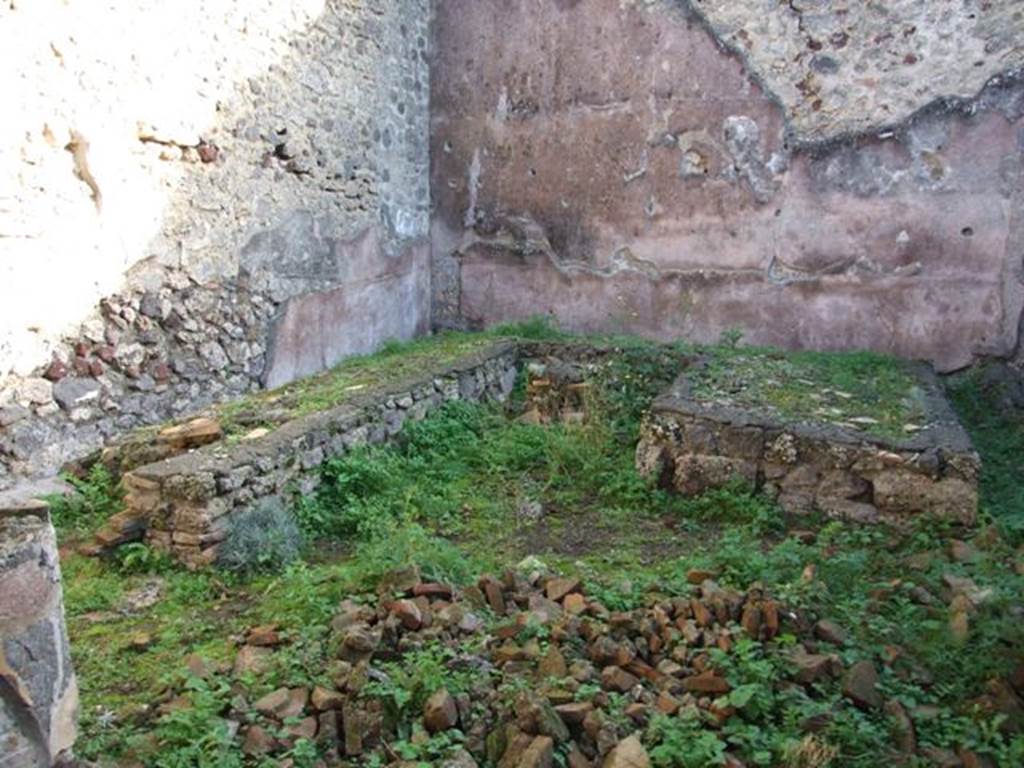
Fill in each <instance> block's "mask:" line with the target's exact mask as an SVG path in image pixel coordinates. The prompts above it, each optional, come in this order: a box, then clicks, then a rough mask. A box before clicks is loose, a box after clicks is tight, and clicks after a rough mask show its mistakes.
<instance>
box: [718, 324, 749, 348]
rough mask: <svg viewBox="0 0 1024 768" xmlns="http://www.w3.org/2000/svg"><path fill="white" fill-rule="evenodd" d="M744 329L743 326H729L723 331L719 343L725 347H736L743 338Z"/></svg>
mask: <svg viewBox="0 0 1024 768" xmlns="http://www.w3.org/2000/svg"><path fill="white" fill-rule="evenodd" d="M743 335H744V334H743V329H742V328H727V329H725V330H724V331H722V334H721V336H720V337H719V339H718V343H719V344H721V345H722V346H723V347H728V348H729V349H736V348H737V347H738V346H739V345H740V342H741V341H742V340H743Z"/></svg>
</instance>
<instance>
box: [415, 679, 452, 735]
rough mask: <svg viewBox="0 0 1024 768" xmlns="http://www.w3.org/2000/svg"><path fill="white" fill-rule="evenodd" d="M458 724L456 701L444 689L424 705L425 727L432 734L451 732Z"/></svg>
mask: <svg viewBox="0 0 1024 768" xmlns="http://www.w3.org/2000/svg"><path fill="white" fill-rule="evenodd" d="M458 722H459V711H458V709H456V707H455V699H454V698H453V697H452V695H451V694H450V693H448V691H447V690H445V689H444V688H442V689H441V690H439V691H436V692H435V693H434V694H433V695H432V696H431V697H430V698H429V699H427V703H426V704H424V705H423V725H424V726H425V727H426V729H427V731H428V732H430V733H440V732H441V731H448V730H451V729H452V728H454V727H455V726H456V725H457V724H458Z"/></svg>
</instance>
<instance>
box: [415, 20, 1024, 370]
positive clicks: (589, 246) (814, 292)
mask: <svg viewBox="0 0 1024 768" xmlns="http://www.w3.org/2000/svg"><path fill="white" fill-rule="evenodd" d="M1014 5H1015V3H1014V0H998V2H993V3H983V4H982V3H977V2H971V3H966V4H960V5H958V6H957V7H956V8H955V9H953V8H945V7H940V6H938V5H936V4H934V3H921V2H917V1H916V0H897V2H893V3H886V4H885V7H884V11H883V10H881V6H874V5H871V4H866V3H845V4H842V6H839V5H837V4H835V3H832V4H829V3H775V2H769V1H768V0H743V1H742V2H732V0H702V1H701V2H669V1H668V0H651V1H649V2H620V0H593V2H590V3H588V4H587V5H586V7H585V8H584V7H583V6H582V5H581V4H578V3H568V2H567V3H552V4H548V5H546V6H545V7H544V8H543V9H542V10H538V9H536V8H534V6H533V5H532V4H531V3H529V2H527V0H483V2H475V3H459V2H450V3H443V4H441V5H439V6H438V9H437V17H438V18H437V26H436V28H437V53H436V57H435V59H434V62H433V76H432V90H433V94H432V106H433V125H434V130H433V133H432V136H431V142H432V149H433V151H432V164H433V165H432V189H433V191H434V196H435V200H436V205H435V216H434V221H433V229H432V234H433V245H434V251H433V276H432V286H433V290H434V292H435V296H434V303H435V317H436V318H437V319H438V321H439V322H442V323H445V324H449V325H454V326H470V327H476V326H480V325H489V324H493V323H496V322H501V321H505V320H509V319H519V318H524V317H528V316H530V315H545V316H549V317H553V318H554V319H555V320H557V322H558V323H559V324H561V325H563V326H564V327H566V328H569V329H571V330H576V331H596V330H603V331H614V332H623V331H628V332H636V333H641V334H644V335H648V336H651V337H654V338H660V339H670V338H680V337H682V338H687V339H691V340H694V341H701V342H714V341H717V340H718V338H719V337H720V335H721V334H722V333H723V332H724V331H726V330H728V329H729V328H739V329H741V330H743V331H744V333H745V339H747V340H749V341H751V342H753V343H757V344H771V345H776V346H782V347H789V348H800V349H805V348H816V349H847V348H854V347H856V348H863V347H867V348H873V349H876V350H880V351H885V352H889V353H895V354H897V355H902V356H906V357H910V358H915V359H930V360H932V361H933V362H935V363H936V364H937V365H938V366H939V367H941V368H943V369H954V368H957V367H960V366H962V365H964V364H966V363H968V362H970V361H971V360H972V359H975V358H977V357H980V356H986V355H988V354H990V353H994V354H996V355H1003V356H1008V355H1011V354H1012V353H1013V350H1014V349H1015V347H1016V346H1017V337H1018V325H1019V322H1020V319H1021V309H1022V306H1024V288H1022V284H1021V282H1020V280H1019V278H1018V277H1014V275H1015V274H1016V273H1017V270H1018V267H1019V262H1018V258H1019V254H1020V252H1021V249H1022V246H1024V242H1022V237H1024V235H1022V233H1021V229H1020V227H1019V226H1017V224H1016V222H1017V221H1018V220H1019V217H1020V214H1019V211H1020V210H1021V205H1022V203H1024V195H1022V193H1021V191H1020V190H1021V189H1022V187H1021V185H1020V183H1019V178H1020V172H1021V171H1020V169H1021V161H1020V150H1019V138H1018V134H1019V131H1020V129H1021V127H1022V126H1024V120H1022V116H1024V110H1022V109H1021V107H1020V104H1021V94H1022V92H1024V86H1022V81H1021V78H1020V76H1019V75H1015V74H1014V69H1013V68H1014V67H1015V66H1016V67H1019V66H1020V65H1021V64H1022V63H1024V61H1022V59H1024V54H1022V53H1021V50H1020V46H1019V44H1017V43H1015V42H1014V41H1015V40H1019V38H1020V37H1021V34H1022V33H1021V25H1022V24H1024V22H1022V21H1021V17H1020V14H1019V12H1018V11H1017V10H1015V9H1014ZM513 28H514V29H516V30H517V31H518V33H517V34H515V35H510V34H508V33H507V31H508V30H509V29H513ZM538 41H540V42H538ZM961 46H962V48H961ZM986 47H988V48H989V50H985V49H986ZM968 52H969V53H968ZM999 74H1005V75H1006V76H1005V77H996V78H995V79H992V80H991V81H990V78H992V77H993V76H995V75H999ZM466 83H472V84H473V87H466ZM986 84H988V85H987V87H986ZM942 97H957V98H961V99H964V100H965V101H964V102H963V103H962V104H946V103H943V104H938V105H934V106H931V107H929V106H928V105H929V104H930V103H931V102H932V101H933V100H934V99H939V98H942ZM921 108H923V111H918V110H919V109H921ZM883 128H891V130H883ZM864 131H867V132H869V133H870V134H871V135H869V136H866V137H863V138H860V139H858V140H856V141H854V140H843V139H841V138H840V137H841V136H842V135H845V134H848V133H850V132H854V133H860V132H864ZM825 139H827V140H828V141H824V140H825ZM811 144H813V145H814V146H813V148H811V147H810V146H809V145H811ZM513 147H514V148H515V149H514V151H513V150H512V149H510V148H513Z"/></svg>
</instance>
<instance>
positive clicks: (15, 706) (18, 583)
mask: <svg viewBox="0 0 1024 768" xmlns="http://www.w3.org/2000/svg"><path fill="white" fill-rule="evenodd" d="M77 710H78V686H77V684H76V682H75V673H74V670H73V669H72V666H71V657H70V654H69V650H68V637H67V631H66V629H65V626H64V600H63V596H62V592H61V576H60V561H59V558H58V556H57V537H56V534H55V533H54V530H53V526H52V525H51V524H50V519H49V512H48V509H47V507H46V505H45V504H42V503H41V502H30V503H27V504H23V505H20V506H16V507H10V506H9V505H8V506H7V507H5V508H0V768H23V767H24V768H28V767H29V766H31V767H32V768H37V767H43V768H45V766H50V765H53V764H55V763H56V762H58V759H59V757H60V756H61V755H63V754H66V753H67V752H68V751H69V750H70V749H71V746H72V744H73V743H74V740H75V734H76V719H77Z"/></svg>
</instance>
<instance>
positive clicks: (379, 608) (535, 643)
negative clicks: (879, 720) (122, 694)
mask: <svg viewBox="0 0 1024 768" xmlns="http://www.w3.org/2000/svg"><path fill="white" fill-rule="evenodd" d="M687 580H688V582H689V583H690V585H691V588H690V593H689V594H687V595H674V596H669V595H665V594H660V593H658V592H655V591H650V592H648V593H647V595H646V596H645V598H644V600H643V605H644V607H642V608H638V609H634V610H629V611H615V610H611V609H609V608H608V607H606V606H605V605H604V604H603V603H602V601H601V600H600V599H598V598H596V597H594V596H591V595H588V594H587V589H586V586H585V584H584V583H583V582H582V581H581V580H580V579H577V578H563V577H557V576H546V575H543V573H542V572H541V571H539V570H535V571H533V572H532V573H529V574H528V575H527V574H526V573H525V572H523V571H508V572H506V573H505V574H504V575H503V576H501V577H495V576H484V577H482V578H481V579H480V580H479V582H478V583H477V584H476V585H474V586H471V587H469V588H466V589H463V590H455V589H453V588H451V587H449V586H447V585H444V584H437V583H425V582H423V581H422V580H421V579H420V577H419V574H418V571H417V570H416V569H415V568H408V569H405V570H402V571H398V572H394V573H392V574H390V575H389V576H388V577H386V578H385V579H384V581H383V582H382V583H381V585H380V587H379V588H378V592H377V594H376V595H374V596H361V597H359V598H358V599H353V598H349V599H346V600H344V601H343V602H342V603H341V605H340V607H339V610H338V612H337V614H336V615H335V617H334V619H333V621H332V624H331V633H330V643H331V646H330V647H331V649H332V651H331V657H332V659H333V660H332V661H331V662H330V665H329V676H330V678H331V680H332V681H333V682H332V685H331V686H329V687H322V686H318V687H314V688H312V689H309V688H303V687H297V688H287V687H282V688H279V689H277V690H274V691H271V692H270V693H268V694H266V695H264V696H262V697H260V698H258V699H256V700H254V701H250V700H248V698H247V697H246V694H245V689H244V688H243V687H241V686H238V687H237V690H238V695H237V696H236V697H235V699H234V704H233V709H232V711H231V713H230V714H229V715H228V717H229V718H230V721H231V723H232V729H233V731H234V732H235V733H237V735H238V737H239V739H240V740H241V742H242V744H243V749H244V751H245V752H246V753H247V754H248V755H250V756H253V757H265V756H275V755H276V756H281V755H283V753H285V752H286V751H287V750H289V749H291V748H293V747H294V745H295V744H296V742H297V741H298V740H299V739H303V738H305V739H311V740H315V741H316V742H317V743H318V744H319V745H320V746H321V749H322V754H324V755H325V757H324V764H325V765H337V764H340V763H342V762H343V761H356V762H358V761H362V760H366V759H369V758H370V757H371V756H374V757H375V758H376V757H380V758H383V759H384V761H385V762H386V764H389V765H395V766H404V765H409V766H411V765H415V763H407V762H403V760H402V759H401V757H400V756H399V755H398V754H397V753H396V752H395V751H393V749H392V745H393V744H395V742H396V741H398V740H399V734H400V733H402V734H409V733H411V734H412V735H411V737H410V738H411V741H412V743H413V744H424V743H426V742H427V741H428V740H429V739H430V737H431V736H434V735H437V734H444V733H446V732H449V731H455V730H456V729H457V730H458V731H459V732H461V734H463V735H464V740H463V741H462V744H461V746H460V747H458V748H456V749H454V751H450V752H449V753H448V757H446V758H445V760H444V761H442V762H441V763H439V764H441V765H445V766H451V767H452V768H455V767H458V768H471V766H476V765H484V764H488V765H497V766H499V768H547V767H549V766H552V765H554V760H555V755H556V753H557V754H561V755H564V756H565V759H566V764H567V765H569V766H571V767H572V768H586V767H587V766H602V767H603V768H635V767H636V766H647V765H650V764H651V763H650V758H649V756H648V753H647V751H646V749H645V747H644V745H643V743H642V738H643V735H644V730H645V728H646V726H647V725H648V724H649V723H650V722H651V720H652V718H654V717H656V716H659V715H660V716H666V717H670V718H672V717H683V716H687V715H688V714H691V713H696V714H698V715H699V717H700V719H701V721H702V722H703V723H704V724H705V727H707V728H710V729H719V728H722V727H723V726H724V725H725V723H726V721H727V720H728V719H729V718H730V717H732V716H733V715H735V714H736V712H737V710H736V708H735V707H734V706H732V705H731V704H730V699H729V696H728V694H729V693H730V692H731V691H732V690H734V684H736V683H741V682H742V681H736V680H730V676H729V675H728V674H727V671H726V670H725V669H723V668H721V666H720V657H719V654H718V653H715V652H714V651H716V650H717V651H720V652H723V653H725V654H726V655H727V657H728V656H732V655H733V654H734V653H735V651H736V649H737V646H738V644H739V643H740V642H741V641H742V640H743V638H752V639H755V640H759V641H761V642H762V643H765V644H766V645H767V647H768V652H770V653H777V654H783V655H784V657H785V658H786V660H787V662H786V664H785V667H786V669H787V670H788V671H787V673H786V676H785V677H784V678H783V679H780V680H778V681H776V682H775V685H776V686H777V687H794V686H799V687H803V688H804V689H805V690H806V692H807V694H808V695H811V696H814V695H816V691H815V686H816V685H818V684H821V683H828V682H829V681H836V682H838V683H839V684H840V685H841V689H842V693H843V696H844V698H845V699H846V700H847V702H848V704H849V705H850V706H855V707H858V708H861V709H864V710H882V709H883V708H884V710H885V711H886V712H890V714H892V716H893V717H897V718H898V721H899V722H904V723H906V724H908V725H907V730H906V731H905V732H903V733H902V734H901V743H900V745H898V748H900V749H902V750H904V751H909V752H914V751H915V750H916V749H917V745H916V741H915V737H914V735H913V721H912V720H911V718H910V715H909V714H908V713H907V712H906V710H904V709H903V708H902V707H901V705H899V704H898V703H897V702H895V701H886V700H885V699H884V698H883V695H882V692H881V690H880V689H879V686H878V683H879V671H878V668H877V667H876V666H875V663H874V662H872V661H867V660H862V661H859V662H857V663H854V664H852V665H850V666H848V667H847V666H846V665H845V664H844V663H843V660H842V659H841V657H840V655H839V653H838V651H839V649H840V648H841V647H842V646H843V645H844V643H845V642H846V633H845V631H844V629H843V628H842V627H840V626H838V625H837V624H835V623H834V622H831V621H828V620H818V621H815V620H814V618H813V617H810V616H804V615H801V614H799V613H797V612H793V611H791V610H789V609H787V608H786V607H785V606H784V605H782V604H781V603H780V602H779V601H778V600H777V599H775V598H774V597H772V596H771V595H770V594H768V593H767V592H766V591H765V590H764V589H763V588H762V587H761V586H760V585H759V584H754V585H751V586H750V588H748V589H747V590H746V591H742V592H741V591H737V590H733V589H729V588H725V587H722V586H721V585H719V584H718V583H717V582H716V581H715V579H714V574H713V573H711V572H707V571H701V570H696V569H695V570H691V571H690V572H689V573H688V574H687ZM781 634H786V635H792V636H795V637H797V638H799V641H798V642H795V643H789V642H787V643H777V642H775V641H776V640H777V639H778V638H779V637H780V635H781ZM287 642H288V638H287V637H286V636H285V635H284V633H282V632H280V631H279V629H278V628H277V627H276V626H269V627H257V628H254V629H252V630H251V631H250V632H249V633H248V635H247V637H246V639H245V642H244V644H243V645H242V646H241V648H240V651H239V653H238V655H237V658H236V661H235V665H234V674H235V675H236V676H240V675H246V674H254V675H257V676H258V675H259V674H261V673H262V672H263V671H265V670H266V669H267V668H268V665H269V664H270V663H271V658H272V656H273V653H274V648H275V647H277V646H280V645H282V644H284V643H287ZM437 647H441V648H443V649H445V650H446V653H445V655H444V656H443V658H446V659H448V661H447V668H448V671H449V672H451V673H452V675H453V676H457V677H453V678H452V679H459V680H466V679H469V680H471V681H472V682H471V683H470V684H469V685H468V687H463V688H462V689H456V687H455V686H453V689H452V690H449V689H448V688H446V687H440V688H438V689H437V690H434V691H430V692H429V696H428V697H426V699H425V702H424V703H423V705H422V707H417V708H410V709H404V710H401V711H399V712H397V713H396V712H395V711H392V709H391V708H389V707H388V706H387V703H386V701H385V700H384V699H383V698H382V697H380V696H379V695H378V693H377V692H375V690H374V685H371V684H381V683H382V682H383V683H388V682H389V677H388V669H389V665H390V664H396V665H400V667H401V668H402V669H403V670H405V671H406V672H407V673H411V672H412V671H413V664H414V663H415V661H414V656H410V655H409V654H411V653H412V652H415V651H418V650H422V649H424V648H437ZM716 657H718V658H717V662H718V663H716ZM197 663H198V666H199V668H200V671H203V670H202V663H200V662H197ZM460 672H461V673H470V674H468V675H466V674H463V675H461V676H458V673H460ZM390 682H393V681H390ZM1014 695H1015V694H1014ZM242 723H249V724H248V725H242ZM820 727H823V723H809V724H807V730H808V732H812V731H814V730H815V729H816V728H817V729H820ZM281 759H282V762H281V764H282V765H288V764H289V759H288V758H286V757H282V758H281ZM727 765H729V766H731V767H732V768H742V766H743V765H744V764H743V763H742V762H741V761H740V760H739V759H738V758H736V757H730V758H729V760H728V762H727Z"/></svg>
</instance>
